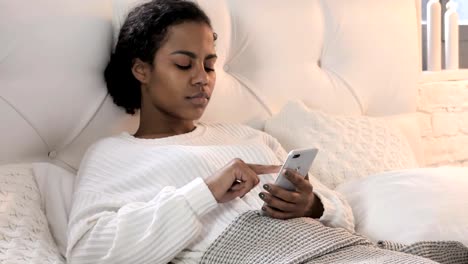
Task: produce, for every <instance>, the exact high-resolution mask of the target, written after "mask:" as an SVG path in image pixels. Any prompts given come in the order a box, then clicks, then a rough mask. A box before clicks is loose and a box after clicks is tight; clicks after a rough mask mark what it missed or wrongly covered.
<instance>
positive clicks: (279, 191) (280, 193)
mask: <svg viewBox="0 0 468 264" xmlns="http://www.w3.org/2000/svg"><path fill="white" fill-rule="evenodd" d="M263 189H265V190H266V191H267V192H269V193H270V194H271V195H273V196H275V197H277V198H279V199H281V200H283V201H286V202H289V203H298V202H299V201H300V200H301V194H300V193H298V192H296V191H289V190H286V189H283V188H282V187H280V186H278V185H275V184H265V185H263Z"/></svg>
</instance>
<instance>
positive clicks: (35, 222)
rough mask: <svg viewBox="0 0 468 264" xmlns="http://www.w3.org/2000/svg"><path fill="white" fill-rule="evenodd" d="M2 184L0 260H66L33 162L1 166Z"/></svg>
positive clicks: (47, 261) (51, 261) (0, 191)
mask: <svg viewBox="0 0 468 264" xmlns="http://www.w3.org/2000/svg"><path fill="white" fill-rule="evenodd" d="M0 188H1V189H0V263H41V264H42V263H44V264H46V263H64V262H63V258H62V257H61V256H60V254H59V252H58V249H57V246H56V244H55V243H54V240H53V238H52V235H51V234H50V231H49V227H48V224H47V218H46V216H45V215H44V212H43V211H42V208H41V196H40V194H39V190H38V189H37V185H36V181H35V180H34V176H33V173H32V169H31V166H29V165H4V166H0Z"/></svg>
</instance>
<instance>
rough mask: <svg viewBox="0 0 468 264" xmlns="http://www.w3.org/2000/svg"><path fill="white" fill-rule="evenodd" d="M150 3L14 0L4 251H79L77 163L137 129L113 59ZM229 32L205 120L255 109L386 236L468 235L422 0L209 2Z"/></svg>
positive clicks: (2, 142)
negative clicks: (435, 145) (128, 21)
mask: <svg viewBox="0 0 468 264" xmlns="http://www.w3.org/2000/svg"><path fill="white" fill-rule="evenodd" d="M138 2H141V1H138V0H113V1H111V0H101V1H95V0H61V1H58V0H40V1H29V2H27V3H26V2H21V1H3V2H2V3H1V4H0V33H1V34H0V36H1V38H0V113H1V115H0V116H1V117H0V124H1V126H2V133H1V135H0V164H1V166H0V183H1V185H0V262H2V263H22V262H24V263H60V262H64V261H65V260H64V258H63V253H64V251H65V248H66V225H67V217H68V211H69V209H70V203H71V194H72V190H73V180H74V175H75V173H76V171H77V169H78V168H79V165H80V161H81V159H82V157H83V154H84V152H85V151H86V149H87V147H89V146H90V144H92V143H93V142H94V141H96V140H98V139H99V138H102V137H105V136H109V135H113V134H116V133H120V132H121V131H129V132H133V131H135V129H136V127H137V124H138V120H137V118H136V117H134V116H129V115H126V114H125V113H124V112H123V111H122V110H120V109H118V108H117V107H115V106H114V105H113V103H112V99H111V98H110V97H109V96H108V94H107V91H106V87H105V83H104V80H103V70H104V68H105V66H106V64H107V62H108V59H109V55H110V52H111V49H112V47H113V44H114V42H115V39H116V37H117V33H118V30H119V26H120V25H121V23H122V22H123V20H124V18H125V15H126V13H127V12H128V10H129V9H130V8H131V7H132V6H134V5H135V4H137V3H138ZM197 2H198V3H199V4H200V6H201V7H202V8H203V9H204V10H205V11H206V12H207V14H208V15H209V16H210V18H211V19H212V22H213V26H214V29H215V31H216V32H217V34H218V36H219V37H218V40H217V43H216V45H217V55H218V62H217V65H216V71H217V84H216V89H215V94H214V99H213V100H212V102H211V103H210V105H209V106H208V108H207V111H206V113H205V115H204V116H203V118H202V121H204V122H241V123H244V124H247V125H249V126H252V127H253V128H256V129H260V130H263V131H265V132H267V133H269V134H271V135H273V136H275V137H276V138H277V139H278V140H279V141H280V143H281V144H282V145H283V146H284V147H285V148H286V150H291V149H294V148H299V147H317V148H319V149H320V153H319V155H318V157H317V159H316V161H315V162H314V165H313V167H312V169H311V171H310V173H312V174H314V175H315V176H316V177H318V178H319V179H320V180H321V181H322V182H324V183H325V184H326V185H327V186H329V187H330V188H336V189H337V190H339V191H340V192H342V193H343V194H344V195H345V196H346V197H347V199H348V201H349V202H350V204H351V206H352V208H353V213H354V217H355V219H356V229H357V231H358V232H359V233H361V234H363V235H365V236H367V237H369V238H370V239H371V240H372V241H377V240H382V239H384V240H391V241H395V242H400V243H409V242H414V241H420V240H456V241H460V242H462V243H464V244H465V245H468V240H467V237H468V236H467V235H468V214H467V213H466V209H467V208H468V196H467V194H466V193H465V190H466V189H468V169H466V168H462V167H459V168H456V167H440V168H423V167H424V163H423V161H424V151H423V147H422V146H421V135H420V126H419V123H420V122H419V121H418V114H417V113H416V104H417V95H418V87H419V86H420V85H421V84H420V79H421V40H420V37H419V36H420V33H421V32H420V21H419V17H420V6H421V3H420V1H418V0H383V1H371V0H351V1H350V0H295V1H284V0H269V1H266V0H256V1H248V0H199V1H197Z"/></svg>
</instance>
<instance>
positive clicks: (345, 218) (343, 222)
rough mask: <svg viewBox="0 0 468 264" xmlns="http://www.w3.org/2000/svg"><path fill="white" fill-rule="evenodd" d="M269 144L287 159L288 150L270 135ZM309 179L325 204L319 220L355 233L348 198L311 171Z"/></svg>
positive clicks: (278, 155) (279, 156) (281, 159)
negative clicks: (326, 184) (327, 185)
mask: <svg viewBox="0 0 468 264" xmlns="http://www.w3.org/2000/svg"><path fill="white" fill-rule="evenodd" d="M266 140H267V144H268V145H269V146H270V147H271V149H272V150H273V151H274V152H275V154H276V156H277V157H278V159H279V160H280V161H281V162H284V161H285V158H286V157H287V152H286V151H285V150H284V149H283V147H282V146H281V144H280V143H279V142H278V141H277V140H276V139H275V138H273V137H271V136H270V135H268V134H267V135H266ZM309 181H310V183H311V185H312V188H313V192H314V194H315V195H316V196H317V197H318V198H319V199H320V201H321V202H322V204H323V208H324V212H323V215H322V216H321V217H320V219H319V221H320V222H322V223H323V224H324V225H326V226H329V227H341V228H345V229H346V230H348V231H350V232H352V233H354V216H353V211H352V209H351V207H350V206H349V204H348V202H347V201H346V199H345V198H344V197H343V196H342V195H341V194H340V193H338V192H336V191H333V190H331V189H329V188H328V187H326V186H325V185H323V184H322V183H321V182H320V181H319V180H317V179H316V178H315V177H314V176H313V175H312V174H311V173H310V172H309Z"/></svg>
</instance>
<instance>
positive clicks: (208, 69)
mask: <svg viewBox="0 0 468 264" xmlns="http://www.w3.org/2000/svg"><path fill="white" fill-rule="evenodd" d="M205 71H207V72H212V71H214V69H213V68H210V67H206V66H205Z"/></svg>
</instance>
